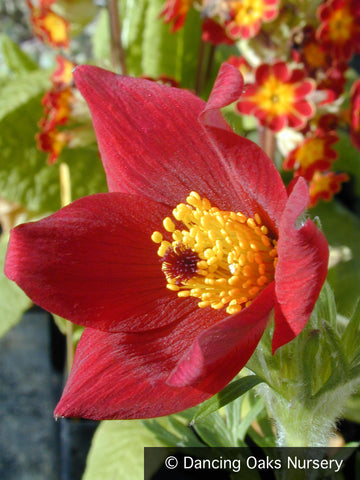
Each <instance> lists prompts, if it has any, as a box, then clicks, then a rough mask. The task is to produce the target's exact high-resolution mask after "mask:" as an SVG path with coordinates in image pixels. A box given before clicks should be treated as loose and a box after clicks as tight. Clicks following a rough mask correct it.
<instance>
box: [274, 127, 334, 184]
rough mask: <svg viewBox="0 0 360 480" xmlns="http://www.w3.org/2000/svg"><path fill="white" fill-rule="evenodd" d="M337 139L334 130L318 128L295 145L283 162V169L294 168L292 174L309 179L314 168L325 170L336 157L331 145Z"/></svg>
mask: <svg viewBox="0 0 360 480" xmlns="http://www.w3.org/2000/svg"><path fill="white" fill-rule="evenodd" d="M338 140H339V137H338V135H337V133H336V132H333V131H330V132H324V131H322V130H319V131H317V132H315V133H314V134H313V135H312V136H311V137H308V138H306V139H305V140H304V141H303V142H302V143H301V144H300V145H299V146H298V147H296V148H295V149H294V150H293V151H292V152H290V154H289V155H288V157H287V158H286V159H285V161H284V163H283V168H284V169H285V170H295V172H294V176H299V175H301V176H302V177H304V178H306V180H311V178H312V176H313V175H314V173H315V171H316V170H320V171H325V170H328V169H329V168H330V167H331V164H332V163H333V162H334V161H335V160H336V159H337V157H338V153H337V151H336V150H334V149H333V148H332V145H333V144H334V143H336V142H337V141H338Z"/></svg>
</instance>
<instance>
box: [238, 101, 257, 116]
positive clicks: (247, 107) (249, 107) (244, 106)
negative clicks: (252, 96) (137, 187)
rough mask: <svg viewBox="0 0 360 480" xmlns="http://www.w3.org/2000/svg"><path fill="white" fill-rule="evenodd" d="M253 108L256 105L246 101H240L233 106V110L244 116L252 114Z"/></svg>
mask: <svg viewBox="0 0 360 480" xmlns="http://www.w3.org/2000/svg"><path fill="white" fill-rule="evenodd" d="M255 108H257V104H256V103H255V102H248V101H247V100H241V101H240V102H237V103H236V106H235V109H236V110H237V111H238V112H239V113H245V115H250V114H251V113H253V111H254V109H255Z"/></svg>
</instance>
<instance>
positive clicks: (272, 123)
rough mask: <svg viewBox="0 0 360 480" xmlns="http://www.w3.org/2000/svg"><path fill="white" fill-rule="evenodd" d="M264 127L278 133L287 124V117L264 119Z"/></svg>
mask: <svg viewBox="0 0 360 480" xmlns="http://www.w3.org/2000/svg"><path fill="white" fill-rule="evenodd" d="M263 122H264V125H266V126H268V127H269V128H270V129H271V130H273V131H274V132H280V130H282V129H283V128H284V127H286V125H287V123H288V116H287V115H279V116H277V117H271V118H269V119H268V118H266V117H265V119H264V120H263Z"/></svg>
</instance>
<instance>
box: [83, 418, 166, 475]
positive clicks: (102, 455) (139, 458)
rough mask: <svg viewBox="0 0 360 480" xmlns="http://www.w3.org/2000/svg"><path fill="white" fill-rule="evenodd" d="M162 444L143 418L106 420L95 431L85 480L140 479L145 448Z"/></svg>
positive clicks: (142, 472)
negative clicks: (143, 422)
mask: <svg viewBox="0 0 360 480" xmlns="http://www.w3.org/2000/svg"><path fill="white" fill-rule="evenodd" d="M161 446H163V444H162V443H161V442H160V441H159V440H157V439H156V438H155V436H154V435H153V434H152V433H151V432H150V431H149V430H148V429H146V428H145V427H144V426H143V425H142V423H141V422H140V421H139V420H111V421H103V422H101V423H100V425H99V427H98V428H97V430H96V432H95V435H94V438H93V441H92V445H91V448H90V452H89V454H88V457H87V461H86V469H85V472H84V475H83V477H82V480H99V479H101V480H123V479H126V480H140V479H142V478H143V475H144V454H143V452H144V447H161Z"/></svg>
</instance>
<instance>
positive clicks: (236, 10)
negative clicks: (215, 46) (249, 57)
mask: <svg viewBox="0 0 360 480" xmlns="http://www.w3.org/2000/svg"><path fill="white" fill-rule="evenodd" d="M278 3H279V0H234V1H230V15H231V21H230V22H228V24H227V32H228V35H229V36H230V37H232V38H252V37H255V35H257V34H258V33H259V31H260V28H261V24H262V22H270V21H271V20H274V19H275V18H276V17H277V15H278V13H279V10H278Z"/></svg>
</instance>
